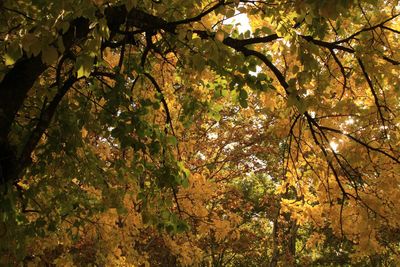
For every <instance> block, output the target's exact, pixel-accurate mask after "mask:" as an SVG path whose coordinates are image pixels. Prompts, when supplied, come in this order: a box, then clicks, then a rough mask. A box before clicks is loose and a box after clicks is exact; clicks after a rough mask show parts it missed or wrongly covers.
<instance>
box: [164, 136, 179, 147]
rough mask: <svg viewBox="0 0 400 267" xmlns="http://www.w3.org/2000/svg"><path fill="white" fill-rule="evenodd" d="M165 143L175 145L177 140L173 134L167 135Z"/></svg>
mask: <svg viewBox="0 0 400 267" xmlns="http://www.w3.org/2000/svg"><path fill="white" fill-rule="evenodd" d="M167 144H170V145H173V146H176V145H177V144H178V140H176V137H175V136H168V137H167Z"/></svg>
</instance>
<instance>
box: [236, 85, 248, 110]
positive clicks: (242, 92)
mask: <svg viewBox="0 0 400 267" xmlns="http://www.w3.org/2000/svg"><path fill="white" fill-rule="evenodd" d="M247 98H248V94H247V92H246V90H244V89H241V90H240V91H239V97H238V100H239V104H240V106H241V107H242V108H247V107H248V106H249V105H248V103H247Z"/></svg>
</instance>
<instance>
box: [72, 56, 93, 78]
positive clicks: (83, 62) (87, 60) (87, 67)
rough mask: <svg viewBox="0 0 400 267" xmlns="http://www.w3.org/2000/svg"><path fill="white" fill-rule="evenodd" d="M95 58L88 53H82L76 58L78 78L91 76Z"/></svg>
mask: <svg viewBox="0 0 400 267" xmlns="http://www.w3.org/2000/svg"><path fill="white" fill-rule="evenodd" d="M93 61H94V58H93V57H91V56H88V55H81V56H80V57H78V59H77V60H76V69H77V74H78V78H81V77H89V76H90V72H91V68H92V66H93Z"/></svg>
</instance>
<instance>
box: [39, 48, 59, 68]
mask: <svg viewBox="0 0 400 267" xmlns="http://www.w3.org/2000/svg"><path fill="white" fill-rule="evenodd" d="M57 59H58V52H57V49H56V48H54V47H53V46H46V47H44V48H43V50H42V61H43V63H45V64H47V65H51V64H53V63H54V62H56V61H57Z"/></svg>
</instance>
